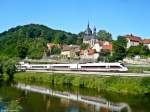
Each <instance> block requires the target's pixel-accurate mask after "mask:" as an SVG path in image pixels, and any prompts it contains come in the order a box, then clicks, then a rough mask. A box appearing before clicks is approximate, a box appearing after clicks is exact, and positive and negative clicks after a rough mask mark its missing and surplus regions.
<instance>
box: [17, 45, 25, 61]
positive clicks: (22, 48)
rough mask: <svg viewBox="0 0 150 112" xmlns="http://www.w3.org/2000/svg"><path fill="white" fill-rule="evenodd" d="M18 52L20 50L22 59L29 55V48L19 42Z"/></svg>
mask: <svg viewBox="0 0 150 112" xmlns="http://www.w3.org/2000/svg"><path fill="white" fill-rule="evenodd" d="M17 52H18V56H19V57H20V58H21V59H24V58H25V57H26V56H27V54H28V48H27V46H25V45H22V44H19V45H18V46H17Z"/></svg>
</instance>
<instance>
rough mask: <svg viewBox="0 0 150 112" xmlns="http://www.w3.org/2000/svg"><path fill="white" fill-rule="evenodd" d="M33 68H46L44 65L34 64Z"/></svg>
mask: <svg viewBox="0 0 150 112" xmlns="http://www.w3.org/2000/svg"><path fill="white" fill-rule="evenodd" d="M32 68H44V66H32Z"/></svg>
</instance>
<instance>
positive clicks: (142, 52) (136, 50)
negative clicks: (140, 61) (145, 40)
mask: <svg viewBox="0 0 150 112" xmlns="http://www.w3.org/2000/svg"><path fill="white" fill-rule="evenodd" d="M149 54H150V50H149V49H148V47H147V46H144V45H143V44H140V45H138V46H131V47H130V48H129V49H128V51H127V56H128V57H134V56H136V55H139V56H148V55H149Z"/></svg>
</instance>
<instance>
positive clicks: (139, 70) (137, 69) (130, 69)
mask: <svg viewBox="0 0 150 112" xmlns="http://www.w3.org/2000/svg"><path fill="white" fill-rule="evenodd" d="M144 71H150V67H133V66H129V67H128V72H134V73H143V72H144Z"/></svg>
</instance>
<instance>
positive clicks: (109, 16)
mask: <svg viewBox="0 0 150 112" xmlns="http://www.w3.org/2000/svg"><path fill="white" fill-rule="evenodd" d="M0 14H1V16H0V32H3V31H5V30H8V29H9V28H11V27H15V26H17V25H24V24H29V23H37V24H43V25H46V26H48V27H51V28H54V29H61V30H65V31H68V32H72V33H79V32H80V31H83V30H84V29H85V28H86V26H87V23H88V20H89V22H90V26H91V28H93V27H94V25H95V26H96V28H97V30H100V29H105V30H107V31H109V32H111V33H112V35H113V38H114V39H115V38H116V37H117V36H118V35H124V34H130V33H132V34H134V35H137V36H141V37H144V38H150V0H0Z"/></svg>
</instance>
